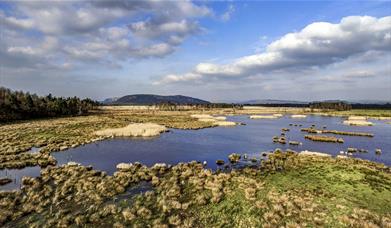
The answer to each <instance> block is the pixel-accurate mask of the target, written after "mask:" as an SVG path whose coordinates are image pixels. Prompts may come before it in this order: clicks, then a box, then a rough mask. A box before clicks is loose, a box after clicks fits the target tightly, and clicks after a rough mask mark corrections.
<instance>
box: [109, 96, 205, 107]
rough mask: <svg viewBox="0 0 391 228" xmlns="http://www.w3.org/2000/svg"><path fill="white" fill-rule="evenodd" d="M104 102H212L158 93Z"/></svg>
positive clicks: (110, 99)
mask: <svg viewBox="0 0 391 228" xmlns="http://www.w3.org/2000/svg"><path fill="white" fill-rule="evenodd" d="M102 103H103V104H116V105H119V104H125V105H126V104H129V105H154V104H162V103H172V104H176V105H185V104H210V102H209V101H206V100H202V99H198V98H194V97H189V96H183V95H168V96H163V95H156V94H132V95H125V96H123V97H119V98H107V99H105V100H104V101H103V102H102Z"/></svg>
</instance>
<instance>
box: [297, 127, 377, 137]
mask: <svg viewBox="0 0 391 228" xmlns="http://www.w3.org/2000/svg"><path fill="white" fill-rule="evenodd" d="M300 130H301V131H304V132H308V133H322V134H335V135H349V136H364V137H373V136H374V135H373V134H372V133H367V132H351V131H337V130H320V129H319V130H318V129H315V128H302V129H300Z"/></svg>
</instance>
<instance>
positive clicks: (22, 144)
mask: <svg viewBox="0 0 391 228" xmlns="http://www.w3.org/2000/svg"><path fill="white" fill-rule="evenodd" d="M147 122H152V123H158V124H161V125H164V126H166V127H169V128H180V129H199V128H205V127H212V126H214V125H213V123H210V122H201V121H198V120H197V119H195V118H192V117H190V114H187V113H186V112H172V111H171V112H164V111H154V112H150V111H149V112H145V111H143V110H141V111H140V110H116V109H113V110H99V111H95V113H93V114H91V115H88V116H78V117H67V118H55V119H47V120H30V121H28V122H18V123H12V124H3V125H0V169H2V168H23V167H25V166H36V165H40V166H42V167H45V166H47V165H53V164H55V163H56V161H55V159H54V158H53V157H52V156H50V152H54V151H60V150H65V149H68V148H71V147H77V146H79V145H84V144H87V143H91V142H94V141H97V140H102V139H104V137H100V136H97V135H94V132H95V131H98V130H102V129H107V128H118V127H125V126H127V125H128V124H130V123H147ZM32 147H38V148H41V149H40V151H39V153H29V150H30V149H31V148H32Z"/></svg>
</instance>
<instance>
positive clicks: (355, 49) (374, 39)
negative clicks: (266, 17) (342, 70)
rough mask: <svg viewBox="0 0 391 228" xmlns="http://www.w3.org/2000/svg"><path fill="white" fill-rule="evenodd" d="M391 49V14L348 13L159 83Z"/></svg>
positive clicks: (320, 63) (310, 64) (240, 74)
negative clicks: (257, 49)
mask: <svg viewBox="0 0 391 228" xmlns="http://www.w3.org/2000/svg"><path fill="white" fill-rule="evenodd" d="M373 51H379V52H390V51H391V17H390V16H388V17H383V18H375V17H370V16H349V17H344V18H342V20H341V21H340V22H339V23H337V24H333V23H328V22H315V23H312V24H310V25H308V26H306V27H305V28H304V29H302V30H301V31H299V32H293V33H288V34H286V35H284V36H283V37H281V38H280V39H278V40H276V41H274V42H272V43H270V44H269V45H267V47H266V49H265V51H264V52H262V53H259V54H255V55H249V56H244V57H241V58H238V59H237V60H235V61H233V62H232V63H230V64H225V65H219V64H212V63H200V64H198V65H197V66H195V68H194V69H193V70H192V71H191V72H189V73H184V74H179V75H172V74H171V75H168V76H166V77H164V78H163V79H162V80H160V81H158V82H156V83H158V84H159V83H175V82H185V81H194V80H198V81H200V80H211V79H226V78H241V79H242V78H246V77H247V78H248V77H252V76H254V75H264V74H271V73H273V72H277V71H278V72H286V73H287V74H290V73H291V72H292V71H303V70H305V69H311V68H319V67H324V66H328V65H330V64H333V63H337V62H341V61H343V60H346V59H348V58H350V57H353V56H356V55H361V54H365V53H367V52H373Z"/></svg>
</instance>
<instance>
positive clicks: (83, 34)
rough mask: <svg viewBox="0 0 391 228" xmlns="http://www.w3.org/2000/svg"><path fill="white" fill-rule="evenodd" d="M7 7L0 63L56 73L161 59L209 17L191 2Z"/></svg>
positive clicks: (1, 14) (0, 14) (0, 19)
mask: <svg viewBox="0 0 391 228" xmlns="http://www.w3.org/2000/svg"><path fill="white" fill-rule="evenodd" d="M5 4H9V6H10V7H6V8H5V9H4V10H7V11H1V10H0V26H1V27H2V36H1V39H0V44H1V45H0V61H1V62H3V63H4V62H7V63H12V64H10V65H9V66H8V67H11V66H17V65H20V66H21V67H34V66H36V65H37V64H41V63H42V62H48V63H49V62H50V63H51V64H52V65H56V64H57V65H58V66H59V67H61V66H63V64H64V62H68V63H69V62H70V63H72V62H73V63H76V65H77V64H83V63H90V64H91V63H93V62H95V63H97V64H102V63H103V64H104V63H107V64H110V65H112V64H113V62H116V65H118V64H119V63H120V62H121V61H126V60H128V59H137V58H150V57H164V56H166V55H169V54H171V53H173V52H174V51H175V50H176V47H177V46H179V45H181V44H182V43H183V42H184V41H185V40H186V38H187V37H189V36H191V35H194V34H196V33H198V32H200V31H201V30H202V28H201V26H200V25H199V24H198V23H197V18H200V17H205V16H210V15H212V14H213V12H212V11H211V10H210V9H209V8H208V7H206V6H204V5H201V4H195V3H193V2H190V1H169V2H163V1H153V0H152V1H125V0H124V1H121V0H115V1H110V0H108V1H107V0H102V1H99V0H98V1H97V0H94V1H83V2H75V1H16V2H11V1H10V2H5ZM146 15H148V17H145V16H146ZM140 18H144V19H143V20H140ZM135 21H136V22H135ZM61 60H62V61H61ZM73 65H75V64H73Z"/></svg>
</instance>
